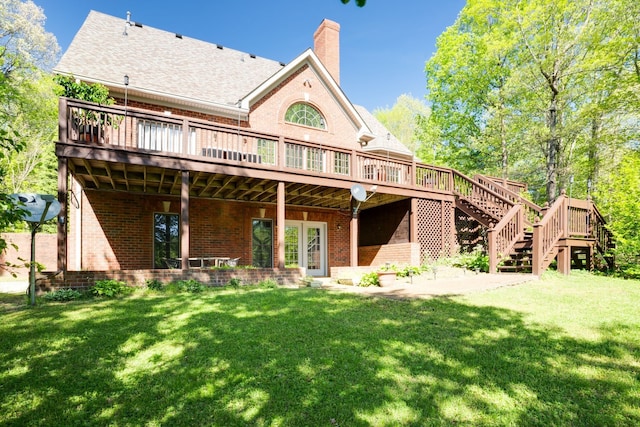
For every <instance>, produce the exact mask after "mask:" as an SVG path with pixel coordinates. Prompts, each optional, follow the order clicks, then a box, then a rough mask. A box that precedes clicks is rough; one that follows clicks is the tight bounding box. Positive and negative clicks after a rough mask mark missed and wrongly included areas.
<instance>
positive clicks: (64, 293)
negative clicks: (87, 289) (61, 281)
mask: <svg viewBox="0 0 640 427" xmlns="http://www.w3.org/2000/svg"><path fill="white" fill-rule="evenodd" d="M42 298H43V299H44V300H46V301H58V302H64V301H73V300H76V299H80V298H82V293H81V292H80V291H78V290H76V289H57V290H55V291H51V292H47V293H45V294H44V295H42Z"/></svg>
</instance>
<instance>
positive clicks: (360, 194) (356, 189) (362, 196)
mask: <svg viewBox="0 0 640 427" xmlns="http://www.w3.org/2000/svg"><path fill="white" fill-rule="evenodd" d="M351 195H352V196H353V198H354V199H356V200H357V201H359V202H364V201H365V200H366V199H367V190H365V189H364V187H363V186H362V185H360V184H353V185H352V186H351Z"/></svg>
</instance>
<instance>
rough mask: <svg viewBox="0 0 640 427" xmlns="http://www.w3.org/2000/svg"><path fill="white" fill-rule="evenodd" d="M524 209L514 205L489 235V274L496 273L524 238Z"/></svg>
mask: <svg viewBox="0 0 640 427" xmlns="http://www.w3.org/2000/svg"><path fill="white" fill-rule="evenodd" d="M524 222H525V220H524V207H523V206H522V205H520V204H517V205H513V206H512V207H511V209H509V212H507V214H506V215H505V216H504V217H503V218H502V219H501V220H500V222H498V223H497V224H496V225H495V226H493V227H490V228H489V231H488V233H487V240H488V242H487V243H488V253H489V273H495V272H497V269H498V263H499V262H500V261H502V260H503V259H505V258H507V257H508V256H509V254H510V253H511V250H512V249H513V248H514V246H515V245H516V243H518V241H519V240H522V239H523V238H524Z"/></svg>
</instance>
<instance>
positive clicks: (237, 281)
mask: <svg viewBox="0 0 640 427" xmlns="http://www.w3.org/2000/svg"><path fill="white" fill-rule="evenodd" d="M240 285H242V281H241V280H240V279H238V278H237V277H232V278H231V279H229V281H228V282H227V286H229V287H231V288H239V287H240Z"/></svg>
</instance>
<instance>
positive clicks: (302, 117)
mask: <svg viewBox="0 0 640 427" xmlns="http://www.w3.org/2000/svg"><path fill="white" fill-rule="evenodd" d="M284 120H285V121H287V122H289V123H295V124H298V125H304V126H311V127H313V128H318V129H325V126H326V124H325V121H324V117H322V114H320V111H318V110H316V109H315V108H314V107H312V106H311V105H309V104H305V103H304V102H297V103H295V104H293V105H292V106H291V107H289V109H288V110H287V114H285V115H284Z"/></svg>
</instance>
